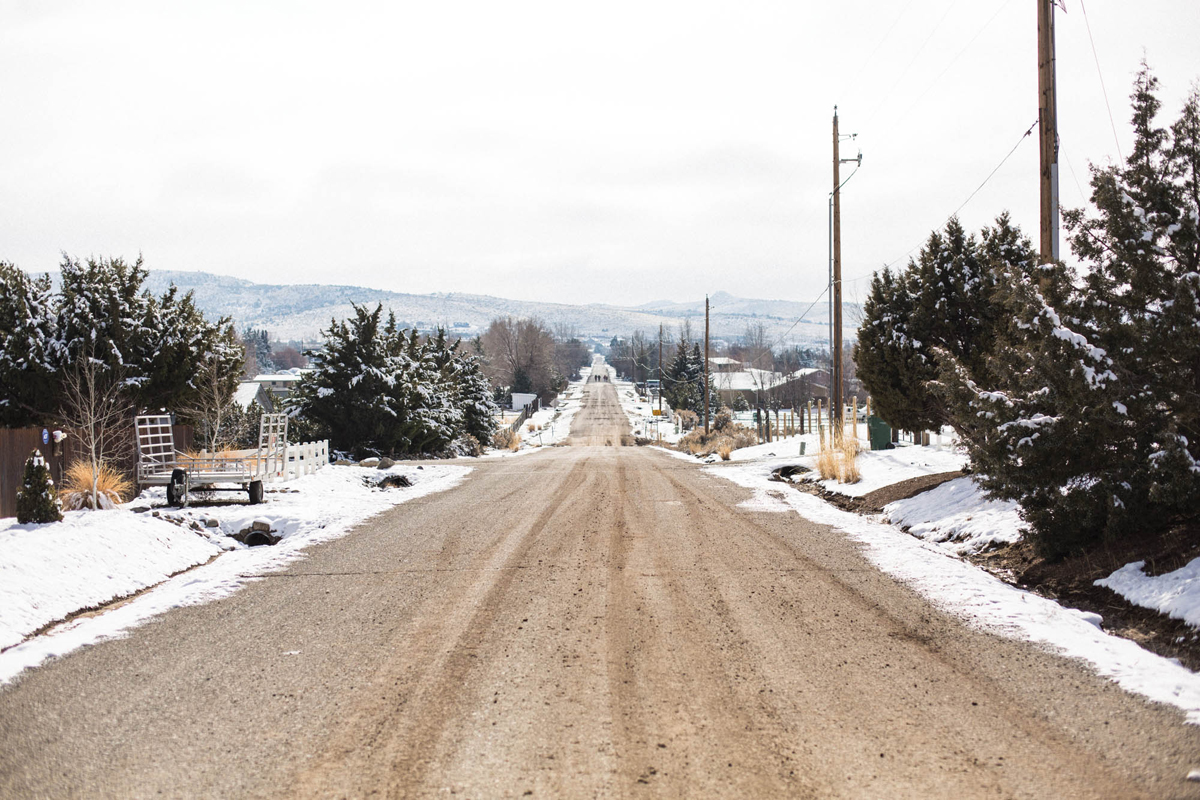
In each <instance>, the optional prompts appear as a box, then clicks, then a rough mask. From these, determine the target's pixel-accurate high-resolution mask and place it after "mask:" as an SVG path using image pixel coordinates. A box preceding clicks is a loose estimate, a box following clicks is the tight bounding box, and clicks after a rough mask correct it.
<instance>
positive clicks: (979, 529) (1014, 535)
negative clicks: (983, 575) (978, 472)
mask: <svg viewBox="0 0 1200 800" xmlns="http://www.w3.org/2000/svg"><path fill="white" fill-rule="evenodd" d="M1020 510H1021V509H1020V507H1019V506H1018V505H1017V504H1016V503H1014V502H1012V501H1011V500H989V499H988V498H987V497H985V496H984V494H983V491H982V490H981V489H980V488H979V487H978V486H976V485H975V482H974V481H972V480H971V479H970V478H955V479H954V480H952V481H947V482H946V483H943V484H942V485H941V486H937V487H935V488H933V489H930V490H929V491H927V492H923V493H921V494H919V495H917V496H915V497H910V498H908V499H907V500H897V501H896V502H894V503H889V504H888V505H886V506H884V508H883V513H884V516H885V517H886V518H887V519H888V520H889V521H891V523H892V524H894V525H898V526H900V528H902V529H904V530H905V531H907V532H908V533H909V534H911V535H913V536H916V537H917V538H919V539H924V540H925V541H927V542H935V543H937V544H939V545H941V546H942V547H943V548H945V549H947V550H949V551H950V552H952V553H955V554H958V555H966V554H974V553H979V552H983V551H985V550H989V549H991V548H993V547H998V546H1000V545H1004V544H1012V543H1013V542H1018V541H1020V539H1021V525H1022V523H1021V517H1020Z"/></svg>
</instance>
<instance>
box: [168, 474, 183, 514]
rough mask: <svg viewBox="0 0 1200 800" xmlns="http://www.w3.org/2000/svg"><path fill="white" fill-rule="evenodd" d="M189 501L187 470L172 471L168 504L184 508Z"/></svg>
mask: <svg viewBox="0 0 1200 800" xmlns="http://www.w3.org/2000/svg"><path fill="white" fill-rule="evenodd" d="M187 503H188V474H187V470H182V469H175V470H172V471H171V482H170V483H168V484H167V505H169V506H178V507H179V508H183V507H184V506H186V505H187Z"/></svg>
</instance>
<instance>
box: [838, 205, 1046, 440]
mask: <svg viewBox="0 0 1200 800" xmlns="http://www.w3.org/2000/svg"><path fill="white" fill-rule="evenodd" d="M1035 261H1036V259H1035V258H1034V255H1033V248H1032V245H1031V244H1030V242H1029V240H1028V239H1027V238H1025V237H1024V236H1022V235H1021V233H1020V231H1019V230H1018V229H1017V228H1015V227H1014V226H1013V225H1012V224H1011V222H1010V220H1009V218H1008V215H1007V214H1002V215H1001V216H1000V217H998V218H997V220H996V223H995V225H994V226H993V227H991V228H985V229H984V230H983V232H982V234H981V237H980V238H976V237H974V236H967V235H966V234H965V232H964V231H963V228H962V226H961V225H959V223H958V220H957V219H953V218H952V219H951V220H950V221H949V222H948V223H947V224H946V229H945V231H944V232H937V231H935V232H933V233H932V234H930V236H929V240H928V241H927V242H926V244H925V246H924V247H922V249H921V252H920V254H919V255H918V257H917V259H916V260H914V261H910V262H909V264H908V268H907V269H906V270H904V271H902V272H900V273H899V274H893V273H892V272H891V270H889V269H886V268H885V269H884V270H882V271H881V272H879V273H877V274H876V275H875V276H874V278H872V281H871V289H870V294H869V295H868V297H867V301H866V303H864V305H863V325H862V327H861V328H860V329H859V334H858V346H857V347H856V348H855V350H854V362H855V365H856V366H857V368H858V376H859V378H860V379H861V380H862V382H863V386H864V387H865V388H866V389H867V391H868V392H870V394H871V398H872V401H873V403H874V408H875V410H876V413H877V414H878V415H879V416H880V417H882V418H883V419H884V420H886V421H887V422H888V423H890V424H891V425H893V426H894V427H897V428H902V429H905V430H937V429H939V428H941V426H943V425H951V424H955V423H956V420H955V418H954V416H953V415H952V413H951V409H950V408H949V406H948V405H947V401H946V398H945V396H944V395H943V394H942V393H941V392H939V391H938V389H937V387H936V385H935V383H936V381H937V378H938V374H939V366H938V362H937V360H936V358H935V357H934V352H935V350H937V351H944V352H946V353H948V354H949V355H950V356H951V357H952V358H954V359H956V360H957V362H958V363H959V365H960V366H962V367H963V368H964V369H965V370H966V372H967V374H969V375H971V376H972V377H974V378H977V379H986V377H987V373H988V370H989V362H988V355H989V352H990V350H991V348H992V344H993V342H994V340H995V336H996V334H997V330H998V326H999V325H1000V324H1001V323H1002V321H1003V320H1002V318H1001V316H1000V314H998V313H997V308H996V306H995V304H994V303H993V295H994V294H995V291H996V280H997V276H998V275H999V274H1000V273H1001V272H1003V271H1006V270H1007V271H1014V270H1015V274H1016V275H1017V276H1018V277H1020V276H1033V275H1034V274H1035V273H1036V269H1035V264H1034V262H1035Z"/></svg>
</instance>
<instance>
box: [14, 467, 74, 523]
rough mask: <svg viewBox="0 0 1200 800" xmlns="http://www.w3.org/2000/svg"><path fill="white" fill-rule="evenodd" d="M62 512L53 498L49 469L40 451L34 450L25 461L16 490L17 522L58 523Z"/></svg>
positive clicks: (52, 485) (52, 483)
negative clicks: (19, 484)
mask: <svg viewBox="0 0 1200 800" xmlns="http://www.w3.org/2000/svg"><path fill="white" fill-rule="evenodd" d="M62 518H63V517H62V511H61V510H60V509H59V507H58V500H56V499H55V497H54V481H53V480H52V479H51V478H50V468H49V467H47V466H46V459H44V458H42V453H41V451H40V450H34V451H33V453H31V454H30V456H29V458H28V459H26V461H25V472H24V475H23V476H22V478H21V488H19V489H17V522H19V523H21V524H22V525H24V524H26V523H30V522H39V523H40V522H58V521H59V520H61V519H62Z"/></svg>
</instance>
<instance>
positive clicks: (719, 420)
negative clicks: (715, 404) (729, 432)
mask: <svg viewBox="0 0 1200 800" xmlns="http://www.w3.org/2000/svg"><path fill="white" fill-rule="evenodd" d="M732 426H733V414H731V413H729V410H728V409H724V408H722V409H721V410H720V411H718V412H717V415H716V416H715V417H713V430H714V431H723V430H725V429H726V428H729V427H732Z"/></svg>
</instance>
